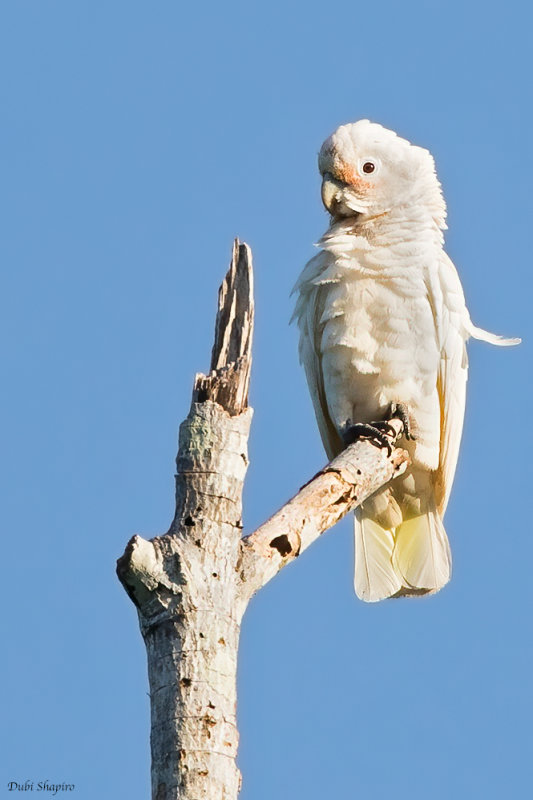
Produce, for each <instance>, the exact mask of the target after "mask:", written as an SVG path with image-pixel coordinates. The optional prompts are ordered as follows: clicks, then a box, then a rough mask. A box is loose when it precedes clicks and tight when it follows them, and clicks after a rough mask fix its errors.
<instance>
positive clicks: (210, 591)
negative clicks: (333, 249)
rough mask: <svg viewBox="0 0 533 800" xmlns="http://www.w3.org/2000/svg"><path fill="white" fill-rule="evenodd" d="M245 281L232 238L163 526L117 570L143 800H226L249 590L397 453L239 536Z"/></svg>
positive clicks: (403, 459) (248, 329) (360, 467)
mask: <svg viewBox="0 0 533 800" xmlns="http://www.w3.org/2000/svg"><path fill="white" fill-rule="evenodd" d="M252 285H253V281H252V259H251V253H250V250H249V248H248V247H247V245H245V244H242V245H241V244H239V242H238V241H237V240H236V241H235V244H234V248H233V256H232V261H231V265H230V268H229V271H228V274H227V275H226V278H225V280H224V283H223V284H222V286H221V288H220V291H219V304H218V314H217V321H216V326H215V342H214V346H213V354H212V360H211V371H210V373H209V375H207V376H206V375H197V376H196V381H195V386H194V390H193V401H192V403H191V408H190V411H189V414H188V416H187V419H186V420H185V421H184V422H183V423H182V425H181V427H180V437H179V450H178V456H177V459H176V464H177V475H176V514H175V518H174V521H173V523H172V525H171V526H170V529H169V531H168V533H167V534H165V535H163V536H160V537H156V538H154V539H152V540H151V541H146V540H144V539H142V538H141V537H140V536H134V537H133V538H132V539H131V540H130V542H129V544H128V545H127V547H126V551H125V553H124V555H123V556H122V557H121V558H120V559H119V560H118V563H117V574H118V577H119V579H120V581H121V582H122V584H123V586H124V588H125V589H126V591H127V592H128V595H129V596H130V598H131V599H132V600H133V602H134V603H135V606H136V608H137V612H138V615H139V624H140V629H141V633H142V636H143V638H144V642H145V645H146V651H147V657H148V676H149V681H150V705H151V716H152V732H151V750H152V798H153V800H197V798H200V797H202V798H204V800H237V795H238V793H239V789H240V773H239V769H238V767H237V764H236V755H237V746H238V739H239V736H238V731H237V720H236V713H235V709H236V700H237V695H236V691H237V687H236V675H237V652H238V643H239V633H240V623H241V618H242V615H243V613H244V611H245V609H246V605H247V603H248V601H249V599H250V596H251V594H253V592H254V591H255V590H256V589H258V588H260V587H261V586H262V585H263V584H264V583H266V582H267V580H269V578H271V577H272V576H273V575H274V574H275V573H276V572H277V571H278V570H279V569H280V568H281V567H282V566H284V565H285V564H288V563H289V562H290V561H292V560H294V559H295V558H296V556H297V555H298V554H299V553H300V552H301V551H302V550H304V549H305V548H306V547H308V546H309V545H310V544H311V543H312V542H313V541H314V540H315V539H316V538H317V537H318V536H319V535H320V534H321V533H322V531H324V530H326V529H327V528H329V527H330V526H331V525H333V524H334V523H335V522H337V520H338V519H340V518H341V517H342V516H343V514H345V513H346V512H347V511H349V510H350V509H351V508H354V507H355V506H356V505H357V504H358V503H360V502H362V501H363V500H364V499H365V498H366V497H368V496H369V495H370V494H371V493H372V492H374V491H376V490H377V489H378V488H379V487H380V486H381V485H382V484H384V483H386V482H387V481H388V480H390V479H391V478H393V477H394V476H395V475H399V474H400V473H401V472H402V471H403V470H404V469H405V467H406V465H407V454H406V453H405V452H404V451H403V450H394V451H393V452H392V454H391V456H390V457H388V456H387V454H386V452H385V451H384V450H378V449H377V448H375V447H374V446H373V445H371V444H370V443H368V442H359V443H357V444H354V445H351V446H350V447H349V448H347V450H345V451H344V452H343V453H341V455H340V456H338V457H337V458H336V459H334V460H333V461H332V462H331V463H330V464H328V466H327V467H325V468H324V469H323V470H322V471H321V472H320V473H319V474H318V475H317V476H316V477H315V478H313V480H312V481H310V482H309V483H308V484H307V485H306V486H304V487H303V489H302V490H301V491H300V492H299V493H298V494H297V495H296V497H294V498H293V499H292V500H291V501H290V502H289V503H288V504H287V505H286V506H285V507H284V508H283V509H281V511H279V512H278V513H277V514H275V515H274V516H273V517H272V519H271V520H269V521H268V522H267V523H265V524H264V525H262V526H261V528H259V529H258V530H257V531H255V533H253V534H251V536H249V537H247V539H245V540H243V539H242V538H241V535H242V519H241V517H242V490H243V485H244V478H245V475H246V470H247V467H248V449H247V445H248V435H249V430H250V424H251V420H252V409H251V408H249V407H248V405H247V402H248V386H249V380H250V366H251V343H252V332H253V298H252ZM392 424H393V425H396V426H397V427H396V430H397V432H398V434H399V433H400V430H401V423H399V422H393V423H392ZM392 443H393V441H392V439H391V444H392Z"/></svg>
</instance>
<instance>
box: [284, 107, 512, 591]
mask: <svg viewBox="0 0 533 800" xmlns="http://www.w3.org/2000/svg"><path fill="white" fill-rule="evenodd" d="M319 169H320V173H321V175H322V180H323V182H322V200H323V202H324V205H325V207H326V209H327V210H328V211H329V212H330V214H331V224H330V227H329V229H328V230H327V232H326V233H325V235H324V236H323V237H322V239H321V240H320V242H319V243H318V246H319V247H320V252H319V253H318V255H316V256H315V257H314V258H312V259H311V260H310V261H309V262H308V264H307V265H306V267H305V269H304V270H303V272H302V274H301V276H300V278H299V280H298V282H297V284H296V287H295V291H296V292H297V293H298V298H297V303H296V309H295V313H294V317H295V318H296V319H297V321H298V325H299V328H300V359H301V361H302V363H303V365H304V367H305V372H306V375H307V381H308V383H309V389H310V392H311V397H312V400H313V405H314V409H315V414H316V418H317V421H318V427H319V429H320V434H321V436H322V441H323V443H324V447H325V449H326V452H327V454H328V456H329V458H333V457H334V456H335V455H337V454H338V453H339V452H340V450H342V449H343V447H344V446H346V444H347V443H348V442H350V441H353V440H354V439H355V438H356V437H357V436H358V435H370V436H371V437H372V438H374V439H377V440H378V441H379V438H380V435H381V437H383V423H384V422H385V421H386V420H387V419H390V418H391V417H392V416H400V417H401V418H402V419H403V420H404V423H405V433H404V438H403V440H402V442H401V446H402V447H404V448H405V449H407V450H408V451H409V454H410V457H411V466H410V468H409V469H408V471H407V472H406V473H405V474H404V475H402V476H401V477H399V478H396V479H395V480H394V481H393V482H392V483H390V484H389V485H387V486H386V487H384V488H383V489H381V490H380V491H378V492H376V493H375V494H374V495H372V497H370V498H369V499H368V500H366V501H365V502H364V503H363V505H362V506H361V507H360V508H358V509H357V511H356V514H355V557H356V564H355V590H356V593H357V595H358V596H359V597H360V598H362V599H363V600H367V601H376V600H382V599H384V598H386V597H393V596H400V595H420V594H427V593H430V592H436V591H438V590H439V589H440V588H441V587H442V586H444V584H445V583H447V581H448V580H449V578H450V573H451V556H450V548H449V544H448V539H447V536H446V532H445V530H444V525H443V523H442V518H443V515H444V511H445V509H446V505H447V502H448V498H449V495H450V490H451V486H452V482H453V478H454V473H455V467H456V464H457V457H458V452H459V444H460V440H461V432H462V426H463V417H464V409H465V389H466V378H467V363H468V362H467V355H466V347H465V343H466V341H467V339H468V338H469V337H474V338H476V339H482V340H484V341H486V342H491V343H492V344H498V345H511V344H518V342H519V341H520V340H519V339H503V338H501V337H499V336H496V335H494V334H491V333H488V332H486V331H484V330H482V329H480V328H476V327H475V326H474V325H473V324H472V322H471V320H470V316H469V313H468V310H467V308H466V305H465V299H464V294H463V289H462V286H461V283H460V280H459V276H458V274H457V271H456V269H455V267H454V265H453V264H452V262H451V260H450V259H449V258H448V256H447V255H446V253H445V252H444V249H443V241H444V240H443V234H442V231H443V230H444V229H445V227H446V225H445V217H446V206H445V203H444V199H443V197H442V192H441V187H440V183H439V181H438V179H437V176H436V174H435V165H434V161H433V158H432V156H431V154H430V153H429V152H428V151H427V150H424V149H422V148H421V147H415V146H414V145H412V144H410V143H409V142H408V141H406V140H405V139H402V138H400V137H399V136H397V135H396V134H395V133H394V132H393V131H390V130H387V129H386V128H383V127H382V126H381V125H378V124H375V123H372V122H369V121H368V120H361V121H359V122H356V123H354V124H349V125H342V126H341V127H340V128H338V129H337V130H336V131H335V133H333V134H332V136H330V137H329V139H327V140H326V141H325V142H324V144H323V145H322V148H321V150H320V155H319ZM374 422H377V423H378V424H377V426H375V425H371V423H374ZM361 423H363V424H361Z"/></svg>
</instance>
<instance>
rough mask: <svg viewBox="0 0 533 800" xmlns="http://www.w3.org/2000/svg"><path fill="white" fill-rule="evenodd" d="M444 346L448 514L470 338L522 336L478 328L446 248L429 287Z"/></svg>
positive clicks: (441, 497) (442, 473) (494, 340)
mask: <svg viewBox="0 0 533 800" xmlns="http://www.w3.org/2000/svg"><path fill="white" fill-rule="evenodd" d="M428 290H429V294H430V297H431V300H432V302H433V303H434V308H433V313H434V317H435V326H436V330H437V337H438V340H439V345H440V353H441V359H440V369H439V374H438V378H437V389H438V393H439V401H440V419H441V422H440V455H439V467H438V470H437V474H436V480H435V496H436V501H437V508H438V510H439V511H440V512H441V514H444V511H445V510H446V506H447V504H448V499H449V496H450V491H451V488H452V483H453V479H454V475H455V469H456V467H457V459H458V456H459V446H460V444H461V434H462V430H463V420H464V413H465V399H466V380H467V375H468V357H467V353H466V341H467V339H468V338H469V337H472V338H473V339H481V340H482V341H484V342H489V343H490V344H495V345H500V346H502V347H507V346H510V345H515V344H519V343H520V339H506V338H504V337H503V336H497V335H496V334H494V333H489V332H488V331H485V330H483V329H482V328H477V327H476V326H475V325H474V324H473V323H472V320H471V319H470V315H469V313H468V310H467V308H466V303H465V298H464V293H463V287H462V286H461V281H460V279H459V275H458V274H457V270H456V269H455V266H454V264H453V262H452V261H451V259H450V258H448V256H447V255H446V253H445V252H444V251H442V254H441V257H440V259H439V270H438V281H433V283H432V285H431V286H430V287H428Z"/></svg>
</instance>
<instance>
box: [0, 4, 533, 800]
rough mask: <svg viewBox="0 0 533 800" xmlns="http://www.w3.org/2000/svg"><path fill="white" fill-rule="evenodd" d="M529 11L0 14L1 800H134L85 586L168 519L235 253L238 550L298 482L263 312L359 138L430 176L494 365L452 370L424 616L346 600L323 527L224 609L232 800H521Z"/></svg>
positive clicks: (115, 666) (116, 668) (338, 542)
mask: <svg viewBox="0 0 533 800" xmlns="http://www.w3.org/2000/svg"><path fill="white" fill-rule="evenodd" d="M530 13H531V12H530V11H529V10H526V4H525V3H522V2H516V1H515V0H510V2H507V3H505V4H503V5H502V4H496V3H490V2H489V3H485V2H483V3H482V2H472V3H463V2H456V1H452V2H450V1H448V2H444V0H442V2H439V1H438V0H435V2H429V0H427V2H423V0H419V1H418V2H404V3H399V2H393V1H392V0H384V2H380V3H358V2H355V0H338V1H337V2H334V3H332V4H330V6H329V9H328V4H326V3H324V2H320V3H319V2H314V0H313V1H312V2H302V1H300V2H288V1H287V0H285V1H284V2H281V1H280V0H270V2H268V3H266V2H265V3H261V4H256V3H252V2H248V3H244V2H243V3H237V2H232V0H229V2H224V3H215V2H207V3H203V4H200V3H199V4H192V3H179V2H176V1H174V2H170V1H169V0H158V2H151V3H149V2H142V3H141V2H135V0H128V2H114V0H109V1H108V2H105V3H104V2H86V1H83V2H81V0H68V1H67V0H40V1H39V2H38V1H37V0H18V2H10V3H3V4H2V6H1V8H0V74H1V75H2V83H1V93H0V113H1V118H2V123H1V130H0V148H1V153H2V162H3V165H2V170H1V178H0V180H1V187H2V188H1V195H2V197H1V202H2V213H1V218H2V236H1V244H0V247H1V251H2V252H1V263H2V288H1V300H0V303H1V305H2V308H1V312H0V320H1V322H0V324H1V326H2V334H1V337H0V341H1V348H2V355H3V366H2V375H3V382H4V390H3V392H2V404H3V410H2V436H1V453H2V455H1V470H2V475H1V486H2V495H3V500H2V523H3V528H4V550H3V570H2V588H3V590H4V595H5V597H4V601H3V611H4V613H3V615H2V616H3V628H4V634H3V640H4V644H5V648H4V656H3V659H2V666H1V669H2V689H3V692H4V694H5V697H4V699H3V702H2V709H3V711H2V721H3V724H4V725H5V728H6V739H7V741H6V743H5V744H4V745H3V746H2V770H1V780H2V784H1V786H0V796H4V793H5V796H8V795H7V791H6V783H7V781H8V780H25V779H33V780H35V781H37V780H45V779H48V780H50V781H55V782H60V781H68V782H73V783H75V784H76V786H77V790H76V793H75V795H74V797H75V798H76V800H94V798H102V800H107V799H108V798H109V800H113V799H114V798H118V797H128V798H131V799H132V800H136V799H137V798H139V800H141V798H142V799H143V800H144V799H145V798H147V797H148V796H149V789H148V787H149V750H148V732H149V730H148V726H149V717H148V696H147V689H148V687H147V679H146V667H145V654H144V647H143V644H142V640H141V638H140V634H139V632H138V628H137V620H136V615H135V611H134V608H133V606H132V604H131V603H130V601H129V599H128V598H127V597H126V595H125V593H124V592H123V590H122V588H121V587H120V585H119V584H118V582H117V580H116V578H115V573H114V569H115V559H116V558H117V557H118V556H119V555H120V554H121V553H122V552H123V549H124V546H125V544H126V541H127V540H128V538H129V537H130V536H131V535H132V534H133V533H134V532H140V533H142V534H144V535H145V536H151V535H155V534H157V533H160V532H162V531H164V530H166V528H167V525H168V523H169V520H170V518H171V516H172V512H173V468H174V464H173V460H174V457H175V451H176V435H177V428H178V424H179V423H180V421H181V420H182V419H183V418H184V416H185V415H186V413H187V410H188V406H189V401H190V389H191V385H192V380H193V375H194V373H195V372H196V371H199V370H205V369H206V368H207V366H208V362H209V354H210V348H211V338H212V327H213V320H214V309H215V298H216V291H217V287H218V284H219V282H220V279H221V278H222V276H223V274H224V271H225V269H226V265H227V262H228V259H229V254H230V248H231V241H232V237H233V236H234V235H238V236H240V237H241V238H242V239H244V240H246V241H247V242H249V243H250V245H251V246H252V247H253V251H254V256H255V266H256V304H257V329H256V340H255V350H254V357H255V361H254V371H253V377H252V397H251V401H252V405H253V406H254V408H255V420H254V426H253V432H252V437H251V442H250V446H251V458H252V464H251V468H250V472H249V477H248V481H247V487H246V496H245V514H244V521H245V528H246V530H247V531H250V530H252V529H253V527H254V526H255V525H257V524H258V523H260V522H261V521H262V520H263V519H264V518H265V517H266V516H268V515H269V514H270V513H271V512H272V511H273V510H274V509H275V508H276V507H277V506H279V505H280V504H281V503H282V502H283V501H284V500H285V499H286V498H287V497H288V496H289V495H290V494H291V493H292V492H293V491H294V490H295V489H296V488H297V487H298V486H300V485H301V483H302V482H303V481H304V480H305V479H307V478H308V477H309V476H310V475H311V474H312V473H313V472H314V471H316V469H318V468H319V467H320V466H321V464H322V463H323V462H324V455H323V452H322V448H321V445H320V441H319V437H318V434H317V431H316V428H315V422H314V418H313V414H312V410H311V405H310V401H309V399H308V395H307V389H306V386H305V383H304V377H303V374H302V371H301V370H300V368H299V366H298V363H297V355H296V332H295V331H294V330H293V329H291V328H289V327H288V324H287V323H288V319H289V316H290V313H291V307H292V302H291V301H290V300H289V297H288V295H289V291H290V288H291V287H292V285H293V283H294V281H295V278H296V276H297V275H298V273H299V272H300V270H301V268H302V266H303V264H304V263H305V261H306V260H307V259H308V258H309V257H310V255H312V253H313V249H312V243H313V242H314V241H316V240H317V238H318V237H319V236H320V234H321V233H322V232H323V230H324V228H325V226H326V222H327V219H326V215H325V212H324V211H323V209H322V207H321V203H320V198H319V180H318V176H317V169H316V154H317V151H318V148H319V147H320V144H321V142H322V141H323V139H324V138H325V137H326V136H327V135H328V134H329V133H331V131H332V130H333V129H334V128H336V127H337V125H339V124H340V123H342V122H348V121H354V120H356V119H359V118H362V117H369V118H370V119H372V120H375V121H378V122H381V123H383V124H385V125H387V126H388V127H392V128H394V129H396V130H397V131H398V132H399V133H401V134H402V135H404V136H406V137H408V138H409V139H411V140H412V141H414V142H416V143H417V144H421V145H424V146H426V147H428V148H429V149H431V151H432V152H433V153H434V155H435V158H436V160H437V165H438V170H439V175H440V177H441V180H442V182H443V185H444V190H445V195H446V199H447V202H448V207H449V232H448V234H447V248H448V251H449V253H450V255H451V256H452V257H453V259H454V261H455V262H456V264H457V266H458V268H459V271H460V273H461V275H462V279H463V282H464V286H465V291H466V294H467V299H468V302H469V306H470V310H471V313H472V316H473V318H474V321H475V322H476V323H477V324H478V325H482V326H484V327H487V328H489V329H490V330H495V331H497V332H499V333H503V334H506V335H510V336H512V335H520V336H522V337H523V339H524V343H523V344H522V346H521V347H520V348H515V349H513V350H498V349H496V348H490V347H489V346H488V345H483V344H481V343H478V342H474V343H473V344H472V346H471V347H470V363H471V380H470V388H469V396H468V408H467V416H466V430H465V436H464V440H463V448H462V454H461V459H460V464H459V469H458V473H457V478H456V484H455V487H454V492H453V494H452V500H451V504H450V507H449V511H448V514H447V528H448V531H449V534H450V538H451V541H452V547H453V553H454V577H453V580H452V583H451V584H450V585H449V587H448V588H446V590H445V591H443V592H441V593H440V594H439V595H437V596H435V597H433V598H426V599H424V600H419V601H411V602H409V601H403V602H389V603H382V604H378V605H375V606H368V605H365V604H363V603H361V602H359V601H357V600H356V598H355V596H354V594H353V590H352V541H351V521H349V520H345V521H344V522H343V523H342V524H340V525H339V526H338V527H337V528H336V529H335V530H334V531H332V532H330V533H328V534H327V535H326V536H325V537H324V538H323V539H322V540H321V541H320V542H319V543H317V544H316V545H315V546H313V547H312V548H311V549H310V550H309V551H308V552H307V553H306V554H305V555H304V556H302V558H301V559H299V560H298V562H297V563H296V564H295V565H294V566H291V567H290V568H288V569H287V570H285V571H284V573H283V574H281V575H280V576H279V577H278V578H277V579H276V580H275V581H273V582H272V583H271V584H270V585H269V586H268V587H267V588H265V589H264V590H263V591H262V592H261V593H260V595H259V596H257V597H256V598H255V600H254V602H253V603H252V605H251V606H250V608H249V610H248V613H247V615H246V618H245V622H244V626H243V639H242V649H241V654H240V671H239V720H240V728H241V748H240V757H239V763H240V767H241V769H242V771H243V776H244V785H243V792H242V798H243V800H267V799H268V800H271V798H273V797H276V798H281V800H284V799H285V798H306V800H323V799H324V798H326V797H334V798H346V800H348V799H350V800H351V798H354V800H355V798H365V800H382V798H390V797H395V798H397V799H398V800H407V799H408V800H422V798H427V797H431V798H432V800H449V799H450V798H452V797H453V798H463V797H464V798H467V797H479V798H481V797H482V798H484V800H492V798H494V800H496V798H497V799H498V800H501V798H507V797H509V798H511V797H517V798H518V797H525V796H526V794H527V786H529V785H530V782H531V771H530V770H531V765H530V757H531V723H530V720H531V711H530V703H531V700H532V691H531V679H530V673H531V659H532V652H531V650H532V648H531V635H530V618H531V589H530V585H531V564H532V562H533V558H532V556H533V552H532V551H533V544H532V540H533V536H532V533H533V530H532V527H533V526H532V524H531V519H530V516H531V514H530V511H529V508H528V502H529V497H530V495H531V466H530V465H531V454H530V441H531V436H530V429H531V421H530V408H529V406H530V399H531V395H532V379H531V340H532V334H533V331H532V327H533V325H532V321H531V294H532V290H533V281H532V278H531V234H530V229H531V215H532V208H531V178H532V170H531V145H530V139H531V135H530V134H531V127H532V111H531V94H530V75H531V59H530V54H531V41H530V31H531V24H532V19H531V16H530ZM280 676H281V677H282V680H280ZM280 687H283V688H282V689H280ZM528 706H529V708H528ZM9 796H13V795H9ZM28 796H29V795H28Z"/></svg>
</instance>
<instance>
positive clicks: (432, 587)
mask: <svg viewBox="0 0 533 800" xmlns="http://www.w3.org/2000/svg"><path fill="white" fill-rule="evenodd" d="M450 576H451V554H450V546H449V544H448V537H447V536H446V531H445V530H444V525H443V524H442V520H441V518H440V515H439V514H438V512H437V511H436V510H429V511H427V512H426V513H425V514H422V515H420V516H418V517H413V518H412V519H409V520H406V521H405V522H402V524H401V525H399V526H398V527H397V528H395V529H394V530H386V529H385V528H382V527H381V525H378V523H377V522H375V521H374V520H372V519H369V518H368V517H365V515H364V511H362V510H361V509H357V511H356V517H355V591H356V594H357V596H358V597H359V598H360V599H361V600H366V601H367V602H370V603H372V602H376V601H378V600H384V599H385V598H387V597H400V596H408V595H420V594H431V593H433V592H437V591H438V590H439V589H441V588H442V587H443V586H444V585H445V584H446V583H448V581H449V580H450Z"/></svg>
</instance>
